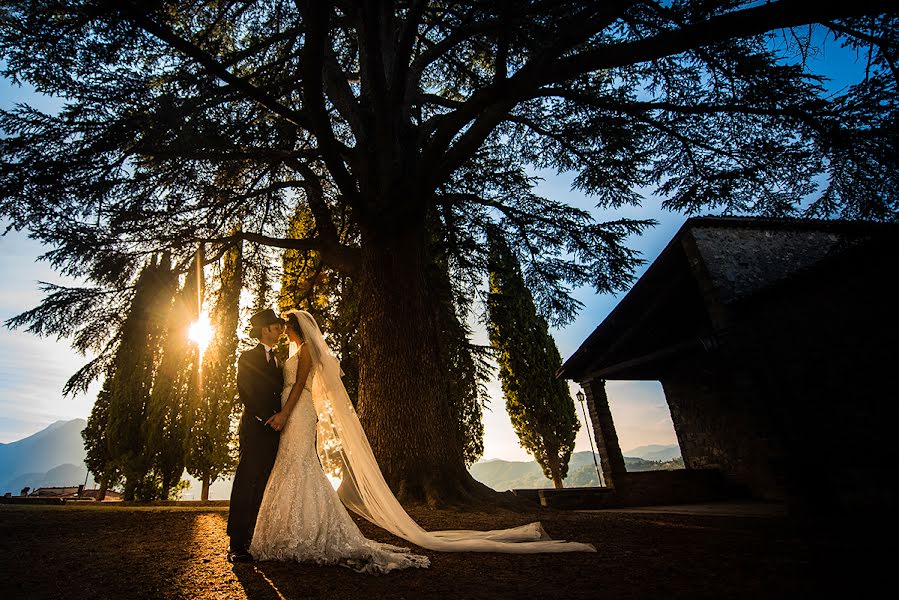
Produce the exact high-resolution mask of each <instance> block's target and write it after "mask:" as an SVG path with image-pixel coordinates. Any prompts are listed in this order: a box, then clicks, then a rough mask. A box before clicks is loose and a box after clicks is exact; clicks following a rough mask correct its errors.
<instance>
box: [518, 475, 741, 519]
mask: <svg viewBox="0 0 899 600" xmlns="http://www.w3.org/2000/svg"><path fill="white" fill-rule="evenodd" d="M512 492H513V493H514V494H515V495H516V496H519V497H521V498H526V499H528V500H532V501H534V502H536V503H538V504H540V505H541V506H546V507H549V508H557V509H561V510H590V509H601V508H623V507H628V506H655V505H663V504H689V503H694V502H713V501H717V500H735V499H743V498H748V497H749V492H748V490H746V489H745V488H741V487H739V486H735V485H733V484H730V483H728V482H727V481H726V480H725V479H724V477H723V476H722V474H721V472H719V471H716V470H712V469H702V470H691V469H682V470H677V471H644V472H639V473H625V474H623V475H619V477H618V485H617V486H616V487H614V488H602V487H593V488H563V489H560V490H556V489H520V490H512Z"/></svg>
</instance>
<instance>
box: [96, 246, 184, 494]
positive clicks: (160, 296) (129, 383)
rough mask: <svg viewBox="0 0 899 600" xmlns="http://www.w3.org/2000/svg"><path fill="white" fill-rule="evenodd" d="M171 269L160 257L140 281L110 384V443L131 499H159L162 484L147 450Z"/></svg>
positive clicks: (146, 269) (108, 434) (123, 326)
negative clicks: (155, 375) (152, 392)
mask: <svg viewBox="0 0 899 600" xmlns="http://www.w3.org/2000/svg"><path fill="white" fill-rule="evenodd" d="M170 277H171V270H170V269H169V268H168V265H166V264H164V261H163V262H162V264H161V263H160V261H158V260H157V259H156V258H155V257H154V258H153V259H152V260H151V262H150V263H149V264H148V265H147V266H145V267H144V269H143V270H142V271H141V273H140V275H139V276H138V278H137V281H136V282H135V284H134V290H133V298H132V302H131V308H130V310H129V312H128V314H127V315H126V317H125V320H124V322H123V323H122V327H121V339H120V342H119V347H118V350H117V351H116V356H115V360H114V361H113V366H112V373H111V377H110V378H109V380H108V386H109V407H108V411H109V412H108V422H107V427H108V430H107V443H108V446H109V453H110V456H111V457H112V458H113V460H114V461H115V462H116V463H117V464H118V465H119V467H120V468H121V471H122V475H123V476H124V478H125V490H124V499H125V500H135V499H142V500H143V499H154V498H157V497H159V495H160V493H161V490H160V487H161V482H160V481H159V478H158V476H157V475H156V474H155V473H154V472H153V460H152V454H151V453H149V452H147V447H148V443H147V442H148V440H147V433H148V430H147V428H146V427H145V426H144V424H145V422H146V420H147V415H148V405H149V402H150V394H151V390H152V384H153V376H154V371H155V366H156V360H157V357H158V355H159V347H160V344H161V341H162V339H163V336H164V333H165V321H166V318H167V317H168V308H169V305H170V302H171V295H168V301H165V300H166V294H167V292H168V293H169V294H170V289H171V288H170Z"/></svg>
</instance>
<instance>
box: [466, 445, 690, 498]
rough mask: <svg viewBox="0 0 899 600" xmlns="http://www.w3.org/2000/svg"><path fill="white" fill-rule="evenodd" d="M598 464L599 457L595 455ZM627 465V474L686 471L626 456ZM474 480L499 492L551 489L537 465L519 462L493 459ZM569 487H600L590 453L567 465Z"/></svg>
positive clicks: (679, 464) (478, 467)
mask: <svg viewBox="0 0 899 600" xmlns="http://www.w3.org/2000/svg"><path fill="white" fill-rule="evenodd" d="M596 462H597V463H599V455H596ZM624 465H625V467H626V468H627V470H628V471H656V470H667V469H677V468H683V461H679V460H672V461H659V462H654V461H648V460H644V459H642V458H636V457H630V456H626V457H625V458H624ZM469 472H470V473H471V476H472V477H474V478H475V479H477V480H478V481H480V482H481V483H483V484H485V485H487V486H488V487H491V488H493V489H495V490H497V491H504V490H511V489H516V488H519V489H520V488H546V487H552V481H550V480H549V479H547V478H546V477H544V476H543V470H542V469H541V468H540V465H538V464H537V462H536V461H531V462H517V461H507V460H499V459H493V460H489V461H484V462H479V463H476V464H474V465H472V466H471V468H470V469H469ZM564 483H565V486H566V487H590V486H597V485H599V479H598V478H597V476H596V467H595V466H594V463H593V457H592V455H591V453H590V452H575V453H574V454H572V455H571V461H570V462H569V463H568V477H566V478H565V481H564Z"/></svg>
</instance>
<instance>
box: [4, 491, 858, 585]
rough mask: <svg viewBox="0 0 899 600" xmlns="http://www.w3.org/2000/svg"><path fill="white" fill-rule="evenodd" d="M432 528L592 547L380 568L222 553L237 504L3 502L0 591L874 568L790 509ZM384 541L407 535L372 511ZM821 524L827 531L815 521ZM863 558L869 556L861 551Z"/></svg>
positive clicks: (503, 581) (371, 530)
mask: <svg viewBox="0 0 899 600" xmlns="http://www.w3.org/2000/svg"><path fill="white" fill-rule="evenodd" d="M411 512H412V513H413V517H415V518H416V519H417V520H418V521H419V522H420V523H421V524H422V525H423V526H424V527H425V528H426V529H459V528H470V529H496V528H501V527H511V526H515V525H520V524H522V523H525V522H529V521H532V520H540V521H542V522H543V524H544V526H545V528H546V530H547V531H548V532H549V534H550V535H551V536H553V537H554V538H564V539H573V540H578V541H586V542H590V543H593V544H594V545H596V547H597V549H598V552H597V553H596V554H561V555H560V554H555V555H553V554H538V555H514V554H512V555H510V554H474V553H459V554H447V553H437V552H431V551H428V550H420V549H418V550H417V551H419V552H421V553H422V554H426V555H428V556H429V557H430V558H431V561H432V564H431V568H430V569H426V570H410V571H404V572H397V573H391V574H389V575H383V576H371V575H362V574H358V573H355V572H353V571H350V570H349V569H345V568H341V567H318V566H315V565H306V564H296V563H274V562H260V563H254V564H237V565H231V564H229V563H228V562H227V561H226V560H225V549H226V548H227V542H228V540H227V537H226V535H225V520H226V517H227V507H222V506H202V505H193V506H151V507H148V506H127V505H118V506H110V505H99V506H97V505H95V506H58V507H57V506H41V507H38V506H33V507H32V506H20V505H10V506H0V553H2V556H3V561H2V567H0V597H2V598H25V597H27V598H61V597H64V596H72V595H78V596H82V597H91V598H117V599H118V598H201V599H202V598H247V599H250V600H274V599H281V598H362V599H365V600H375V599H379V598H409V599H412V598H446V597H449V598H513V597H529V598H540V597H544V598H556V597H559V598H561V597H564V598H603V599H608V598H649V597H655V598H698V597H704V598H721V597H727V598H759V597H764V598H786V597H798V596H805V595H811V594H816V595H819V594H823V593H825V592H828V591H831V592H832V591H833V590H834V589H835V586H837V585H838V584H839V583H841V582H842V583H846V584H848V585H849V586H854V587H855V588H856V589H859V588H858V585H859V582H864V581H866V580H867V578H866V574H865V573H863V572H861V571H852V569H849V568H848V567H847V565H848V564H849V562H847V560H846V559H848V557H850V556H852V555H854V554H856V553H857V550H858V548H854V547H850V546H847V545H845V544H844V543H842V542H839V541H837V538H835V537H832V536H827V535H824V534H820V535H818V534H809V533H808V531H809V530H808V529H807V528H802V527H800V526H799V525H798V524H797V523H795V522H794V521H791V520H789V519H788V518H787V517H785V516H777V515H775V516H765V517H758V516H721V515H709V514H704V513H699V514H664V513H651V512H635V513H623V512H592V513H575V512H557V511H545V510H544V511H534V512H533V513H530V514H521V513H511V512H497V513H458V512H448V511H439V512H435V511H428V510H413V511H411ZM360 527H361V528H362V529H363V531H364V533H365V534H366V535H368V536H369V537H372V538H374V539H377V540H379V541H385V542H391V543H395V544H399V543H401V541H400V540H397V539H396V538H394V537H393V536H391V535H389V534H387V533H385V532H383V531H382V530H380V529H377V528H375V527H374V526H372V525H370V524H368V523H366V522H360ZM819 533H820V532H819ZM856 562H860V561H856Z"/></svg>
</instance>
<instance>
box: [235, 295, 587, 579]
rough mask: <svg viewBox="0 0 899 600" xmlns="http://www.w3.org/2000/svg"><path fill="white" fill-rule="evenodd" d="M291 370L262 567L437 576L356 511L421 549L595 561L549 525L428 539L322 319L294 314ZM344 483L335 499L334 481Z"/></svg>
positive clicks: (265, 514)
mask: <svg viewBox="0 0 899 600" xmlns="http://www.w3.org/2000/svg"><path fill="white" fill-rule="evenodd" d="M283 317H284V318H285V319H286V320H287V337H288V338H289V339H290V342H291V344H290V346H291V352H290V357H289V358H288V359H287V361H286V362H285V364H284V389H283V391H282V394H281V405H282V410H281V412H280V413H278V414H277V415H275V421H274V423H273V424H274V425H275V426H276V427H283V429H282V431H281V441H280V445H279V446H278V454H277V458H276V459H275V466H274V468H273V469H272V473H271V477H270V478H269V480H268V484H267V486H266V488H265V494H264V496H263V499H262V506H261V508H260V510H259V518H258V520H257V522H256V529H255V532H254V534H253V539H252V543H251V545H250V554H251V555H252V556H253V557H254V558H256V559H259V560H297V561H311V562H315V563H318V564H339V565H343V566H346V567H350V568H353V569H355V570H357V571H360V572H367V573H387V572H389V571H392V570H396V569H406V568H410V567H418V568H421V567H428V566H429V565H430V561H429V559H428V558H427V557H426V556H421V555H417V554H413V553H411V552H409V549H408V548H399V547H397V546H392V545H390V544H382V543H380V542H375V541H373V540H369V539H367V538H366V537H365V536H363V535H362V533H361V532H360V531H359V528H358V527H357V526H356V524H355V522H353V519H352V518H351V517H350V515H349V513H348V512H347V510H346V508H349V509H351V510H353V511H354V512H356V513H357V514H359V515H361V516H362V517H364V518H366V519H368V520H369V521H371V522H372V523H374V524H375V525H378V526H379V527H381V528H383V529H386V530H387V531H389V532H391V533H393V534H394V535H396V536H398V537H400V538H403V539H405V540H407V541H409V542H412V543H413V544H416V545H418V546H421V547H422V548H427V549H429V550H437V551H442V552H515V553H535V552H595V551H596V549H595V548H594V547H593V546H592V545H590V544H581V543H577V542H564V541H560V540H551V539H549V536H547V535H546V532H545V531H543V528H542V527H541V526H540V524H539V523H531V524H528V525H523V526H521V527H516V528H513V529H502V530H494V531H461V530H460V531H431V532H428V531H425V530H424V529H422V528H421V527H420V526H419V525H418V524H417V523H416V522H415V521H413V520H412V518H411V517H410V516H409V515H408V514H407V513H406V511H405V510H403V508H402V506H401V505H400V503H399V502H398V501H397V499H396V497H394V495H393V493H392V492H391V491H390V488H389V487H388V486H387V483H386V482H385V481H384V478H383V476H382V475H381V471H380V469H379V468H378V465H377V462H376V461H375V458H374V455H373V453H372V451H371V447H370V446H369V444H368V439H367V438H366V437H365V433H364V432H363V430H362V426H361V425H360V424H359V419H358V417H357V416H356V412H355V410H354V409H353V405H352V403H351V402H350V399H349V397H348V396H347V393H346V389H345V388H344V387H343V382H342V381H341V379H340V376H341V375H342V373H341V370H340V363H339V362H338V360H337V358H336V357H335V356H334V355H333V353H332V352H331V351H330V349H329V348H328V345H327V343H326V342H325V340H324V338H323V337H322V334H321V331H320V330H319V328H318V324H317V323H316V322H315V319H314V318H313V317H312V315H310V314H309V313H307V312H305V311H299V310H291V311H288V312H287V313H285V314H284V315H283ZM326 471H327V472H328V474H329V475H330V476H331V477H332V478H333V479H334V480H335V481H337V480H339V481H340V487H339V488H338V489H337V490H336V491H335V490H334V487H333V486H332V485H331V482H330V481H329V478H328V475H326V474H325V472H326ZM344 506H346V508H344Z"/></svg>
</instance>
